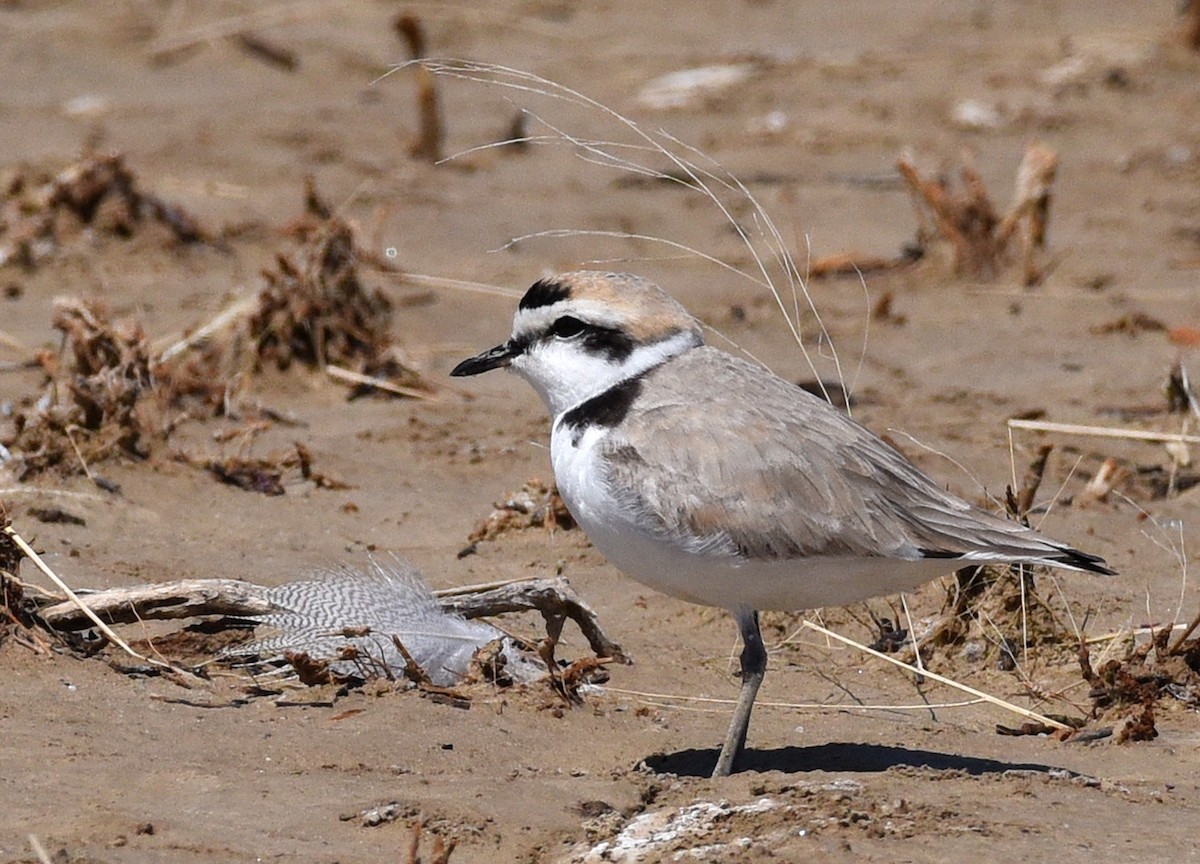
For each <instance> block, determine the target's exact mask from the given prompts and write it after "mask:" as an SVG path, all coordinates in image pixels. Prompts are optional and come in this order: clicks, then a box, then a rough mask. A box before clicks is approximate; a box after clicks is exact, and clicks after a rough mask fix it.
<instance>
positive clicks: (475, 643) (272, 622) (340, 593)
mask: <svg viewBox="0 0 1200 864" xmlns="http://www.w3.org/2000/svg"><path fill="white" fill-rule="evenodd" d="M267 599H268V600H270V602H271V603H272V604H274V606H275V607H276V609H277V611H274V612H271V613H269V614H267V615H263V616H259V617H256V618H254V619H252V620H254V621H255V622H256V623H258V624H260V625H262V626H263V627H268V628H271V629H273V630H275V631H276V633H275V635H271V636H266V637H264V638H262V639H258V640H255V641H254V642H251V643H247V644H244V645H239V646H236V647H234V648H231V649H229V652H228V653H229V654H230V655H235V656H248V655H252V654H257V655H259V656H260V657H261V658H262V660H263V661H264V662H282V661H283V655H284V652H285V651H297V652H303V653H305V654H307V655H308V656H309V657H311V658H313V659H314V660H328V661H330V664H329V668H330V671H332V672H333V673H334V674H336V675H339V676H353V675H360V676H361V675H363V674H364V670H365V671H368V672H370V671H372V670H374V671H375V672H376V673H377V674H383V672H384V668H385V667H386V668H387V669H390V670H391V673H392V674H393V675H394V676H395V677H397V678H399V677H401V676H402V674H403V670H404V668H405V660H404V657H403V656H402V655H401V654H400V652H399V651H398V650H397V649H396V647H395V644H394V643H393V639H392V637H393V636H395V637H396V638H398V639H399V640H400V642H401V643H402V644H403V645H404V647H405V649H406V650H407V651H408V652H409V654H410V655H411V656H412V658H413V660H415V661H416V663H417V665H419V666H420V667H421V668H422V669H423V670H424V671H425V673H426V674H428V675H429V678H430V680H431V681H432V682H433V683H434V684H438V685H441V686H452V685H454V684H456V683H458V682H459V681H460V680H462V677H463V676H464V675H465V674H466V673H467V671H468V670H469V669H470V665H471V659H472V657H473V656H474V654H475V652H476V651H478V650H479V649H480V648H482V647H483V646H485V645H487V644H488V643H489V642H492V641H494V640H496V639H502V640H504V648H503V651H504V655H505V657H506V658H507V660H508V663H507V666H506V671H507V672H508V674H509V675H511V676H513V677H514V678H515V679H516V680H530V679H532V678H534V677H537V675H538V674H540V673H542V672H544V671H545V669H544V668H543V669H541V670H540V672H539V670H538V669H537V668H536V667H535V666H534V665H533V664H532V663H529V662H528V661H526V660H525V659H524V657H523V655H522V654H521V652H520V651H519V649H517V648H516V647H515V646H514V645H513V644H512V640H511V639H510V638H509V637H507V636H505V635H504V633H502V632H501V631H500V630H498V629H496V628H495V627H493V626H492V625H490V624H487V623H484V622H482V621H468V620H467V619H465V618H463V617H461V616H459V615H453V614H450V613H447V612H446V611H445V610H443V609H442V606H441V604H440V603H438V601H437V598H436V597H434V596H433V592H432V591H431V590H430V589H429V586H428V585H427V584H426V583H425V580H424V579H423V578H422V577H421V574H420V572H418V571H417V570H416V568H414V567H412V566H411V565H410V564H407V563H405V562H402V561H398V560H397V561H396V562H395V563H394V564H391V565H389V566H387V567H385V566H383V565H381V564H379V563H378V562H376V561H372V562H371V568H370V570H369V571H368V572H363V571H362V570H359V569H357V568H355V567H352V566H349V565H343V566H339V567H336V568H332V569H330V570H327V571H324V572H322V573H318V574H317V575H316V578H313V579H307V580H304V581H300V582H289V583H287V584H285V585H280V586H278V587H275V588H270V589H268V590H267ZM349 633H362V634H365V635H348V634H349ZM348 646H353V647H354V648H355V649H357V651H358V653H359V655H360V657H361V658H362V659H359V660H348V659H338V658H339V657H342V656H344V655H343V652H344V651H345V649H346V648H347V647H348ZM523 673H528V674H523Z"/></svg>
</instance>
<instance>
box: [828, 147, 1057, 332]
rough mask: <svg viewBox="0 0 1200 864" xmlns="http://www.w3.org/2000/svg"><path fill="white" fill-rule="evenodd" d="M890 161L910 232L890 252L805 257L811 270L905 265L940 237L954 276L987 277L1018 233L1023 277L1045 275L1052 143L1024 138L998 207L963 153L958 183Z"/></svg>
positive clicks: (995, 272)
mask: <svg viewBox="0 0 1200 864" xmlns="http://www.w3.org/2000/svg"><path fill="white" fill-rule="evenodd" d="M896 169H897V171H899V173H900V176H901V178H902V179H903V180H904V182H905V183H906V184H907V185H908V188H909V191H910V192H911V193H912V196H913V205H914V208H915V210H916V215H917V234H916V237H915V239H914V240H913V241H912V242H911V243H910V244H908V245H907V246H906V247H905V249H904V250H903V251H902V252H901V254H900V255H898V256H896V257H893V258H888V257H881V256H878V255H866V254H863V253H860V252H838V253H835V254H833V255H827V256H823V257H821V258H818V259H816V260H814V261H813V262H812V264H811V266H810V268H809V272H810V275H812V276H813V277H821V276H831V275H839V274H852V275H853V274H862V273H868V272H879V271H885V270H894V269H897V268H901V267H907V266H908V265H910V264H913V263H915V262H916V261H920V260H922V259H923V258H925V256H926V253H927V252H928V250H930V249H931V248H933V247H934V246H935V245H936V244H938V243H942V244H945V245H947V246H949V248H950V250H951V254H952V264H951V267H952V270H953V272H954V275H955V276H965V277H968V278H971V279H993V278H996V277H997V276H999V275H1000V274H1001V273H1002V272H1003V271H1004V270H1005V269H1006V268H1007V267H1008V266H1009V264H1010V263H1011V261H1012V258H1013V255H1012V245H1013V241H1014V239H1019V242H1020V245H1021V263H1022V270H1023V281H1024V284H1025V285H1027V286H1032V285H1036V284H1038V283H1039V282H1041V281H1042V279H1043V278H1045V275H1046V269H1045V267H1044V265H1043V264H1042V263H1041V261H1040V259H1041V257H1042V255H1043V253H1044V250H1045V246H1046V228H1047V223H1048V220H1049V214H1050V200H1051V186H1052V185H1053V183H1054V177H1055V175H1056V174H1057V172H1058V155H1057V154H1056V153H1055V152H1054V150H1052V149H1050V148H1049V147H1047V146H1046V145H1044V144H1041V143H1038V142H1034V143H1032V144H1030V145H1029V147H1028V149H1027V150H1026V151H1025V156H1024V158H1023V159H1022V161H1021V166H1020V168H1019V169H1018V171H1017V178H1016V188H1015V191H1014V194H1013V201H1012V204H1011V205H1009V208H1008V210H1007V211H1005V212H1003V213H1002V211H1001V209H1000V208H999V207H997V206H996V205H995V204H994V203H993V202H992V199H991V196H990V195H989V194H988V190H987V187H986V185H985V184H984V182H983V178H982V176H981V175H980V173H979V171H978V170H977V169H976V167H975V165H974V164H973V162H972V161H971V160H970V159H969V158H968V159H967V160H966V162H965V164H963V165H962V167H961V168H960V169H959V182H958V183H954V182H952V181H951V179H950V177H949V176H948V175H947V173H946V172H938V173H936V174H934V175H932V176H927V175H926V176H923V175H922V173H921V171H920V170H919V169H918V168H917V165H916V164H915V162H914V161H913V159H912V158H910V157H908V156H902V157H901V158H900V159H899V160H898V161H897V163H896ZM877 317H878V316H877Z"/></svg>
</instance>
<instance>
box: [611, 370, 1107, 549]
mask: <svg viewBox="0 0 1200 864" xmlns="http://www.w3.org/2000/svg"><path fill="white" fill-rule="evenodd" d="M638 409H639V410H638V411H637V412H634V413H632V414H630V415H628V416H627V417H626V418H625V419H624V421H623V422H622V423H621V425H620V426H619V427H618V428H617V429H616V430H614V431H615V432H616V433H617V434H616V435H614V436H613V439H612V444H611V446H609V447H608V448H607V450H606V453H605V455H606V457H607V477H608V480H609V482H610V484H611V488H612V489H613V490H614V491H615V492H616V493H617V494H619V495H621V496H622V497H624V498H625V500H626V503H627V504H628V505H629V506H630V507H631V508H633V509H635V510H636V511H637V512H638V513H639V514H640V516H641V517H642V519H643V520H645V521H648V522H650V523H651V524H654V525H655V526H656V530H658V531H659V532H661V533H663V534H664V535H668V536H672V537H674V538H676V539H679V540H683V541H686V542H690V543H692V544H697V545H701V546H703V547H704V548H707V549H710V550H712V551H714V552H725V553H733V554H738V555H741V556H743V557H747V558H753V559H760V560H762V559H787V558H795V557H803V556H809V555H835V556H836V555H852V556H864V555H865V556H884V557H895V558H903V559H910V560H911V559H917V558H922V557H946V558H954V557H967V558H973V559H975V560H1006V559H1007V560H1020V559H1030V560H1043V561H1047V562H1048V563H1049V562H1051V561H1053V562H1055V563H1061V564H1064V565H1066V566H1076V567H1082V568H1083V569H1095V568H1094V567H1090V566H1088V562H1089V561H1090V560H1091V556H1083V555H1082V553H1076V552H1075V551H1074V550H1071V549H1069V547H1065V546H1062V545H1061V544H1057V543H1054V542H1053V541H1049V540H1047V539H1045V538H1043V537H1041V536H1040V535H1038V534H1037V533H1036V532H1033V531H1031V530H1029V529H1027V528H1023V527H1022V526H1020V525H1017V524H1016V523H1012V522H1009V521H1007V520H1004V519H1001V518H998V517H995V516H992V515H991V514H989V513H985V512H983V511H981V510H978V509H977V508H974V507H972V506H971V505H969V504H967V503H966V502H964V501H962V500H961V499H959V498H957V497H955V496H953V495H950V494H949V493H946V492H944V491H943V490H942V489H940V488H939V487H938V486H937V485H936V484H935V483H934V482H933V481H932V480H930V479H929V478H928V477H926V476H925V475H924V474H923V473H921V471H920V470H918V469H917V468H916V467H915V466H914V465H913V464H912V463H910V462H909V461H908V460H907V459H905V458H904V457H903V456H901V455H900V454H899V453H898V452H896V450H894V449H893V448H892V447H890V446H888V445H887V444H886V443H884V442H883V441H882V440H880V439H879V438H878V437H876V436H875V435H874V434H872V433H871V432H869V431H868V430H866V429H865V428H863V427H861V426H859V425H858V424H857V423H854V422H853V421H852V420H850V419H849V418H847V417H846V416H845V415H843V414H842V413H841V412H839V411H837V410H836V409H833V408H831V407H830V406H829V405H828V404H826V403H825V402H824V401H822V400H820V399H818V398H817V397H815V396H811V395H810V394H808V393H805V392H804V391H802V390H800V389H799V388H797V387H794V386H793V385H791V384H789V383H787V382H786V381H783V380H782V379H780V378H778V377H776V376H774V375H772V374H770V373H769V372H767V371H766V370H764V369H762V368H760V367H758V366H756V365H754V364H751V363H748V362H746V361H743V360H740V359H738V358H736V357H733V356H731V355H728V354H726V353H724V352H722V351H718V350H716V349H713V348H700V349H697V350H694V351H690V352H688V353H687V354H685V355H683V356H681V357H679V358H676V359H675V360H673V361H672V362H670V363H667V364H665V365H664V366H662V367H660V368H658V369H655V370H653V371H651V372H650V373H648V374H647V375H646V376H645V378H644V379H643V382H642V387H641V390H640V392H639V395H638ZM647 469H649V470H647ZM1064 556H1068V557H1071V556H1080V560H1074V558H1073V557H1071V560H1067V558H1065V557H1064ZM1097 560H1098V559H1097Z"/></svg>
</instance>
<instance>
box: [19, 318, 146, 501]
mask: <svg viewBox="0 0 1200 864" xmlns="http://www.w3.org/2000/svg"><path fill="white" fill-rule="evenodd" d="M53 322H54V327H55V329H57V330H59V331H60V332H61V333H62V335H63V343H62V348H61V350H60V351H59V352H57V353H53V352H41V353H40V354H39V355H38V362H39V363H40V365H41V367H42V369H43V370H44V371H45V373H46V385H45V388H44V391H43V393H42V395H41V396H40V397H39V398H38V399H37V400H36V402H35V404H34V405H33V406H32V407H30V408H26V409H25V410H19V411H17V412H16V413H15V414H14V415H13V417H12V426H11V429H10V430H8V431H7V432H6V433H5V434H4V435H3V436H2V437H0V444H3V445H4V447H5V448H7V449H8V450H9V451H10V453H11V454H12V462H13V463H14V466H15V474H16V476H17V478H18V479H19V480H24V479H26V478H28V477H30V476H33V475H36V474H40V473H42V472H44V471H47V470H51V469H57V470H61V471H64V472H65V473H69V474H70V473H80V472H81V471H82V472H84V473H87V470H88V469H87V465H88V464H89V463H92V462H98V461H102V460H104V459H106V458H108V457H109V456H112V455H114V454H117V453H121V454H124V455H128V456H133V457H136V458H144V457H145V456H146V455H147V454H148V452H149V444H148V440H147V439H148V438H149V437H150V435H151V430H150V427H149V425H148V421H147V418H146V416H145V413H144V412H143V410H142V409H143V404H144V397H145V396H146V395H147V394H148V393H149V391H150V390H151V388H152V386H153V380H154V379H153V375H152V373H151V361H150V347H149V344H148V342H147V340H146V334H145V332H144V331H143V330H142V327H141V325H140V324H139V323H138V322H136V321H132V320H122V321H116V322H114V321H112V320H111V319H110V318H109V315H108V313H107V311H106V310H105V309H104V307H103V305H102V304H100V303H96V302H92V303H89V302H85V301H82V300H78V299H73V298H62V299H59V300H57V301H55V304H54V318H53Z"/></svg>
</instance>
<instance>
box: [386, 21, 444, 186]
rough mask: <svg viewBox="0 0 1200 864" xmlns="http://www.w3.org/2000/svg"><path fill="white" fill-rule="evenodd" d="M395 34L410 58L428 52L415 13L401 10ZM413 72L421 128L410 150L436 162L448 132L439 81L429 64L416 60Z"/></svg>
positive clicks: (422, 56) (422, 55)
mask: <svg viewBox="0 0 1200 864" xmlns="http://www.w3.org/2000/svg"><path fill="white" fill-rule="evenodd" d="M393 26H394V27H395V28H396V33H397V35H399V37H400V38H401V40H403V42H404V43H405V44H406V45H407V46H408V53H409V57H410V59H411V60H413V61H419V60H423V59H424V58H425V56H426V54H425V29H424V27H422V25H421V21H420V19H419V18H417V16H416V15H412V14H409V13H402V14H400V15H397V16H396V20H395V21H394V22H393ZM413 74H414V75H415V76H416V83H417V110H418V113H419V116H420V129H419V131H418V133H417V139H416V140H415V141H414V142H413V143H412V145H411V146H410V147H409V151H408V152H409V153H410V154H411V155H412V156H413V157H414V158H417V159H422V160H424V161H426V162H432V163H437V162H439V161H440V160H441V158H442V141H443V140H444V139H445V136H446V132H445V127H444V124H443V122H442V108H441V102H440V100H439V97H438V90H437V84H436V82H435V80H434V76H433V72H431V71H430V70H429V69H428V68H427V67H425V66H423V65H421V64H420V63H416V64H415V65H414V66H413Z"/></svg>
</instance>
